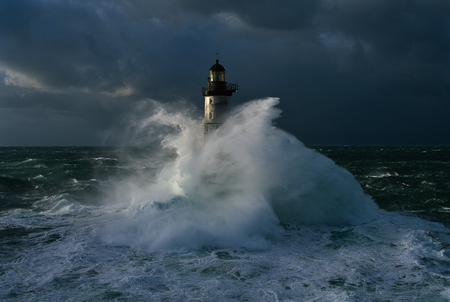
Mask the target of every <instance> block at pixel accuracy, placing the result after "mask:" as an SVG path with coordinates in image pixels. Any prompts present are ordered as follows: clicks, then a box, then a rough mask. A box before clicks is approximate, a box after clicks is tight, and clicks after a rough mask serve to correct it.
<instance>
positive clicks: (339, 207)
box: [0, 99, 450, 301]
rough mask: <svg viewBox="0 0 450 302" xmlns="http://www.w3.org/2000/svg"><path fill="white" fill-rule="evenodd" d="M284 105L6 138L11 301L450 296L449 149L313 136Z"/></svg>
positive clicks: (2, 219) (6, 282)
mask: <svg viewBox="0 0 450 302" xmlns="http://www.w3.org/2000/svg"><path fill="white" fill-rule="evenodd" d="M277 102H278V101H277V99H264V100H258V101H254V102H250V103H248V104H246V105H245V106H243V107H241V108H238V109H236V110H235V112H234V113H233V116H232V118H231V119H230V123H229V124H226V125H224V126H223V129H221V131H219V132H218V133H217V136H216V137H215V138H214V139H213V140H211V141H207V142H206V143H203V140H202V131H201V130H202V128H201V126H202V125H201V121H200V120H198V119H194V118H191V117H190V116H186V115H183V114H180V113H176V112H170V110H167V109H165V108H163V107H159V108H156V109H155V110H154V111H152V113H151V114H150V113H149V117H148V119H146V120H141V121H140V124H139V125H140V127H137V125H134V126H133V127H130V129H133V131H135V133H134V134H136V132H138V134H139V133H140V134H139V135H136V136H134V137H140V138H142V132H145V133H153V134H154V133H155V131H157V132H158V133H164V135H162V136H161V137H160V138H161V139H160V141H161V143H156V144H155V143H153V144H150V145H148V146H147V147H133V148H132V147H103V148H100V147H45V148H44V147H41V148H38V147H25V148H24V147H17V148H13V147H8V148H6V147H5V148H0V301H99V300H116V301H449V300H450V219H449V218H448V217H449V212H450V198H449V192H450V147H442V146H426V147H355V146H339V147H336V146H334V147H324V146H320V147H309V148H308V147H305V146H304V145H303V144H302V143H301V142H299V141H298V140H297V139H296V138H295V137H293V136H291V135H289V134H287V133H285V132H283V131H281V130H279V129H277V128H276V127H274V126H273V125H272V120H274V119H276V118H277V117H278V115H279V114H280V112H279V110H278V109H276V107H275V106H276V104H277ZM152 108H153V109H154V107H152ZM153 109H152V110H153ZM158 127H159V128H158ZM161 127H162V128H161ZM150 129H153V132H152V131H150ZM155 129H157V130H155ZM167 129H169V130H170V129H172V130H173V131H172V130H171V131H167ZM153 137H154V136H153ZM152 142H153V141H152Z"/></svg>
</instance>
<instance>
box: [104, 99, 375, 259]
mask: <svg viewBox="0 0 450 302" xmlns="http://www.w3.org/2000/svg"><path fill="white" fill-rule="evenodd" d="M278 102H279V100H278V99H277V98H265V99H260V100H255V101H252V102H248V103H246V104H244V105H243V106H241V107H239V108H236V109H235V110H234V112H233V113H232V115H231V117H230V118H229V119H228V121H227V122H226V123H225V124H224V125H223V126H222V127H221V128H220V129H219V130H218V131H217V132H215V133H214V134H213V135H212V136H211V137H210V139H208V140H207V141H206V142H204V141H203V131H202V130H203V129H202V121H201V120H200V119H195V118H193V117H192V115H189V114H185V113H181V112H177V111H174V110H172V109H170V108H167V106H164V105H161V104H159V103H156V102H154V103H153V106H156V110H155V111H154V112H155V113H154V114H152V115H149V116H144V115H143V116H142V119H140V120H134V121H133V123H134V126H133V129H134V130H133V131H135V133H134V134H133V135H129V137H140V138H142V137H143V136H145V134H144V133H143V132H144V131H147V132H148V135H152V137H155V136H154V133H156V130H155V129H160V130H158V131H159V132H158V133H159V134H161V133H162V130H161V129H165V130H164V131H165V132H164V136H161V135H159V136H158V137H162V141H161V144H162V146H163V147H164V149H165V150H175V152H176V158H175V159H173V160H168V161H167V162H166V163H164V168H163V169H162V170H161V171H160V173H159V174H158V175H157V176H156V178H154V179H151V180H149V181H148V183H147V184H146V185H145V186H143V187H142V186H141V187H139V186H134V185H132V184H131V185H130V184H128V185H127V186H123V187H119V188H118V190H117V191H118V192H120V194H119V195H117V197H116V198H117V199H121V201H122V202H124V203H126V210H125V211H124V212H121V213H120V214H117V219H115V220H114V224H113V225H109V226H108V227H107V229H106V230H105V232H104V234H103V239H104V240H105V241H107V242H108V243H110V244H126V245H131V246H137V247H139V248H143V249H145V250H149V251H157V250H183V249H198V248H202V247H234V246H236V247H237V246H239V247H246V248H252V249H258V248H265V247H266V246H267V244H268V242H269V241H268V240H267V239H270V238H277V236H278V235H279V234H280V233H281V232H283V228H282V227H281V224H280V223H290V224H309V225H310V224H330V225H345V224H353V225H354V224H361V223H364V222H367V221H370V220H372V219H373V218H375V217H376V215H377V214H378V207H377V205H376V204H375V203H374V202H373V200H372V199H371V197H370V196H368V195H366V194H364V192H363V190H362V188H361V186H360V185H359V183H358V182H357V181H356V180H355V179H354V177H353V176H352V175H351V173H349V172H348V171H347V170H345V169H343V168H341V167H339V166H337V165H336V164H335V163H334V162H333V161H332V160H331V159H329V158H327V157H325V156H323V155H322V154H320V153H318V152H316V151H314V150H312V149H309V148H307V147H305V146H304V145H303V144H302V143H301V142H300V141H299V140H298V139H296V138H295V137H294V136H292V135H290V134H288V133H286V132H284V131H282V130H281V129H279V128H276V127H275V126H274V125H273V121H274V120H275V119H277V118H279V116H280V113H281V110H280V109H278V108H276V105H277V104H278ZM149 129H153V130H152V131H150V130H149ZM167 129H172V130H173V131H169V132H167ZM167 152H168V151H167Z"/></svg>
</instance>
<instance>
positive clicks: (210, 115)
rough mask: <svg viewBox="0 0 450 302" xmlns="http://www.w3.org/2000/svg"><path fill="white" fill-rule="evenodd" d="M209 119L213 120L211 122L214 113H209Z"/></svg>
mask: <svg viewBox="0 0 450 302" xmlns="http://www.w3.org/2000/svg"><path fill="white" fill-rule="evenodd" d="M209 119H211V120H212V119H213V113H212V112H210V113H209Z"/></svg>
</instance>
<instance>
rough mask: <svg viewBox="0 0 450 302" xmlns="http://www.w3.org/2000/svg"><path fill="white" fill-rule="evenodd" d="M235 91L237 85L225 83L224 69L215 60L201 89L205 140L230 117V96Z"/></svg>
mask: <svg viewBox="0 0 450 302" xmlns="http://www.w3.org/2000/svg"><path fill="white" fill-rule="evenodd" d="M237 89H238V85H237V84H228V83H227V82H225V68H223V66H222V65H220V64H219V60H216V64H214V65H213V66H211V68H210V69H209V77H208V86H207V87H203V89H202V92H203V96H204V97H205V139H206V138H207V137H208V136H209V135H211V134H212V133H213V132H214V131H216V130H217V129H218V128H219V127H220V126H221V125H222V124H223V123H224V122H225V120H226V119H227V118H228V117H229V116H230V103H229V100H230V96H231V95H232V94H233V92H236V91H237Z"/></svg>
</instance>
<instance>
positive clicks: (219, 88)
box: [202, 82, 238, 96]
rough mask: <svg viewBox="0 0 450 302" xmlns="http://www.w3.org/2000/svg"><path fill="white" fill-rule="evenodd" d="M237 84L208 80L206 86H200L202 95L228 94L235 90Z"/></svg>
mask: <svg viewBox="0 0 450 302" xmlns="http://www.w3.org/2000/svg"><path fill="white" fill-rule="evenodd" d="M237 90H238V85H237V84H228V83H226V82H209V83H208V87H203V88H202V93H203V96H208V95H228V96H231V94H232V93H233V92H237Z"/></svg>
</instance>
